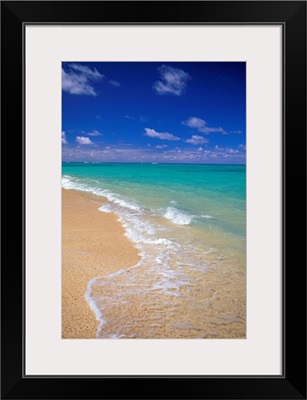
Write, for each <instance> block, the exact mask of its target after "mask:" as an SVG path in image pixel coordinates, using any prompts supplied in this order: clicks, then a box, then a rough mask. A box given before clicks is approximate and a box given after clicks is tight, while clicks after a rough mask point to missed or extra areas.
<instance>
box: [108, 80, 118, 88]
mask: <svg viewBox="0 0 307 400" xmlns="http://www.w3.org/2000/svg"><path fill="white" fill-rule="evenodd" d="M109 84H110V85H112V86H114V87H120V83H119V82H117V81H113V79H110V80H109Z"/></svg>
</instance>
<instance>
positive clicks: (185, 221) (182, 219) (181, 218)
mask: <svg viewBox="0 0 307 400" xmlns="http://www.w3.org/2000/svg"><path fill="white" fill-rule="evenodd" d="M163 216H164V217H165V218H167V219H169V220H170V221H172V222H173V224H176V225H189V224H190V223H191V221H192V219H193V217H194V216H193V215H191V214H187V213H184V212H182V211H179V210H178V209H177V208H175V207H167V209H166V211H165V213H164V214H163Z"/></svg>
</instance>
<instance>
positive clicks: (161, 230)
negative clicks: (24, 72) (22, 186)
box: [59, 60, 247, 339]
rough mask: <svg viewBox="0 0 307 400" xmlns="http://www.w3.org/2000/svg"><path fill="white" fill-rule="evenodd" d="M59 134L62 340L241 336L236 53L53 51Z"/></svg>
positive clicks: (242, 116)
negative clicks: (58, 70)
mask: <svg viewBox="0 0 307 400" xmlns="http://www.w3.org/2000/svg"><path fill="white" fill-rule="evenodd" d="M59 134H60V133H59ZM61 134H62V181H61V185H62V189H61V190H62V269H61V273H62V276H61V284H62V288H61V293H62V298H61V305H62V306H61V307H62V309H61V313H62V314H61V318H62V322H61V326H62V332H61V337H62V339H245V338H246V317H247V316H246V296H247V291H246V63H245V62H172V61H171V62H168V61H163V60H162V61H161V62H156V61H155V62H83V61H82V62H80V61H78V60H77V61H69V62H62V132H61Z"/></svg>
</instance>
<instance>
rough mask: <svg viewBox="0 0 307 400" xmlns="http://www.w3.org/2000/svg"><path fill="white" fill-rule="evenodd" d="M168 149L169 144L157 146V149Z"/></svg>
mask: <svg viewBox="0 0 307 400" xmlns="http://www.w3.org/2000/svg"><path fill="white" fill-rule="evenodd" d="M166 147H167V144H162V145H160V144H158V146H156V149H165V148H166Z"/></svg>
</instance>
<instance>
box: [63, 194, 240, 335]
mask: <svg viewBox="0 0 307 400" xmlns="http://www.w3.org/2000/svg"><path fill="white" fill-rule="evenodd" d="M103 203H104V198H103V197H97V196H95V195H93V194H89V193H83V192H79V191H75V190H66V189H62V338H67V339H69V338H70V339H73V338H77V339H86V338H96V337H97V336H96V334H97V329H98V326H99V322H98V321H97V320H96V317H95V314H94V312H93V311H92V310H91V308H90V306H89V304H88V302H87V300H86V298H85V293H86V291H87V285H88V282H89V280H90V279H92V278H96V277H102V278H101V279H99V284H98V285H95V286H94V287H92V294H93V295H94V297H95V299H96V300H97V299H99V298H101V299H103V300H102V303H101V306H102V308H103V318H104V320H105V321H107V323H106V325H104V329H103V332H100V333H99V337H101V334H102V335H103V336H102V337H113V338H114V337H121V336H120V334H121V333H120V334H119V335H118V332H124V337H128V338H190V339H192V338H244V337H246V271H245V267H244V265H241V264H237V262H231V259H229V260H228V262H224V261H223V257H219V256H218V257H217V255H216V254H214V253H212V254H211V253H209V254H204V255H203V257H204V261H205V262H209V264H208V265H210V267H209V266H208V268H207V270H206V272H201V270H200V271H199V270H198V269H195V270H193V269H192V270H189V277H190V279H191V280H192V282H194V283H193V285H184V286H182V287H181V288H180V291H179V296H171V297H169V296H167V295H166V294H164V292H163V291H159V290H156V289H155V290H151V291H149V292H148V293H147V292H146V293H147V294H146V295H144V293H145V292H144V288H145V289H146V287H151V288H152V289H154V287H155V285H157V283H158V285H160V284H161V281H159V279H160V278H161V276H162V277H163V274H162V275H161V271H160V272H159V271H157V272H156V273H155V274H156V275H155V276H153V277H152V278H150V275H148V260H147V261H146V262H145V263H143V264H142V265H139V266H138V268H137V269H136V270H134V272H133V273H131V272H130V271H129V272H128V273H127V274H120V275H118V276H117V277H116V278H112V279H111V280H109V279H108V277H107V275H109V274H112V273H114V272H116V271H118V270H122V269H127V268H129V267H132V266H134V265H136V264H137V263H138V262H139V261H140V256H139V254H138V249H136V248H135V247H134V244H133V243H132V242H131V241H130V240H129V239H128V238H127V237H126V236H125V235H124V234H125V229H124V228H123V226H122V224H121V222H119V221H118V216H117V214H115V213H111V212H101V211H99V210H98V208H99V207H100V206H102V205H103ZM182 256H183V255H182ZM129 279H132V281H130V280H129ZM150 279H151V280H150ZM169 283H172V278H170V279H169V280H168V281H167V284H169ZM144 285H145V286H144ZM119 287H120V288H121V289H120V290H118V288H119ZM127 287H128V288H129V290H128V291H127V290H125V289H124V288H127ZM131 290H132V291H131ZM144 296H145V297H144ZM115 299H116V300H115ZM145 299H146V300H145ZM114 300H115V301H116V303H114ZM163 304H166V306H163ZM101 306H100V307H101ZM114 334H115V336H114Z"/></svg>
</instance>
